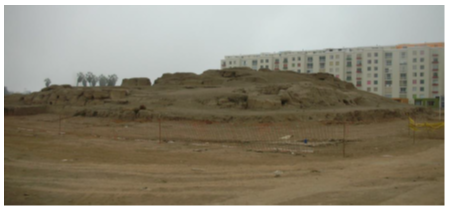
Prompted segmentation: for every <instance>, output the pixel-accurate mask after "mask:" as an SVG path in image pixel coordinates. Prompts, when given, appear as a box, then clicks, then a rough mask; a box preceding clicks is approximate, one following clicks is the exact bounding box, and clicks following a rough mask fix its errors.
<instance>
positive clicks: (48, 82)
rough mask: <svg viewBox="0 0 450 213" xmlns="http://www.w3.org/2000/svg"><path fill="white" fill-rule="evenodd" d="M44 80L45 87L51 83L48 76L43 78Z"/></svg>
mask: <svg viewBox="0 0 450 213" xmlns="http://www.w3.org/2000/svg"><path fill="white" fill-rule="evenodd" d="M44 82H45V87H48V86H50V84H51V83H52V81H51V80H50V78H46V79H45V80H44Z"/></svg>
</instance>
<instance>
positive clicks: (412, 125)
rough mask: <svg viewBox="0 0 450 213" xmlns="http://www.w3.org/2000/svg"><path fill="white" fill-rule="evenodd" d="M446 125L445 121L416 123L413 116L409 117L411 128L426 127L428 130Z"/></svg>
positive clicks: (415, 129) (416, 129)
mask: <svg viewBox="0 0 450 213" xmlns="http://www.w3.org/2000/svg"><path fill="white" fill-rule="evenodd" d="M443 127H444V122H439V123H416V122H414V120H413V119H412V118H409V128H410V129H412V130H414V131H418V130H419V129H420V128H425V129H427V130H435V129H439V128H443Z"/></svg>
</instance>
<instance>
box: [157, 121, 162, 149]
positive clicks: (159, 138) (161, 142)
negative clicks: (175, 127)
mask: <svg viewBox="0 0 450 213" xmlns="http://www.w3.org/2000/svg"><path fill="white" fill-rule="evenodd" d="M158 123H159V143H160V144H161V143H162V141H161V114H159V116H158Z"/></svg>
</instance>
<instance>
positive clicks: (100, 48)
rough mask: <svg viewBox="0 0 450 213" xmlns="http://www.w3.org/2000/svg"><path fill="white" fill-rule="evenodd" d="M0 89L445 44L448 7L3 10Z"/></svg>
mask: <svg viewBox="0 0 450 213" xmlns="http://www.w3.org/2000/svg"><path fill="white" fill-rule="evenodd" d="M4 11H5V15H4V17H5V20H4V24H5V26H4V30H5V32H4V36H5V38H4V41H5V49H4V54H5V56H4V60H5V66H4V69H5V70H4V72H5V73H4V83H5V86H7V87H8V89H9V90H12V91H17V92H23V91H24V90H25V88H26V89H27V90H31V91H38V90H40V89H41V88H43V87H44V85H45V84H44V79H45V78H47V77H49V78H50V79H51V80H52V83H53V84H72V85H75V83H76V73H77V72H80V71H81V72H84V73H86V72H88V71H91V72H93V73H94V74H96V75H100V74H105V75H108V74H117V75H118V77H119V81H118V82H117V84H116V85H120V83H121V81H122V78H131V77H148V78H150V79H151V81H152V83H153V81H154V80H155V79H156V78H158V77H160V76H161V75H162V74H163V73H174V72H195V73H201V72H203V71H205V70H207V69H219V68H220V60H221V59H223V58H224V56H225V55H238V54H257V53H261V52H278V51H285V50H309V49H324V48H339V47H356V46H372V45H395V44H399V43H423V42H443V41H444V6H5V10H4Z"/></svg>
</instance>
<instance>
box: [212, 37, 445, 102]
mask: <svg viewBox="0 0 450 213" xmlns="http://www.w3.org/2000/svg"><path fill="white" fill-rule="evenodd" d="M232 67H250V68H252V69H254V70H258V69H261V68H266V69H271V70H275V71H287V70H291V71H295V72H298V73H319V72H326V73H330V74H333V75H334V76H335V77H336V78H339V79H341V80H343V81H347V82H351V83H353V84H354V85H355V86H356V88H358V89H361V90H365V91H368V92H372V93H375V94H378V95H381V96H385V97H388V98H407V99H408V102H409V103H410V104H414V99H415V98H435V97H437V96H439V95H441V96H444V93H445V91H444V43H443V42H442V43H424V44H400V45H395V46H375V47H357V48H338V49H324V50H311V51H283V52H278V53H261V54H256V55H239V56H225V59H223V60H221V68H222V69H225V68H232Z"/></svg>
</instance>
